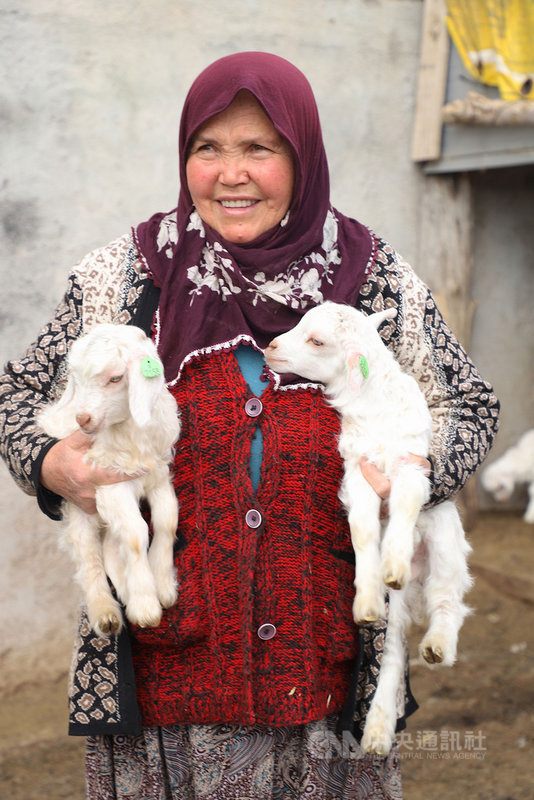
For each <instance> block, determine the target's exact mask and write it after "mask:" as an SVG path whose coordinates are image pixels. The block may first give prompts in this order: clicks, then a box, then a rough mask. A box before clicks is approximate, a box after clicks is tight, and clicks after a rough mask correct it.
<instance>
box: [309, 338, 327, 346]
mask: <svg viewBox="0 0 534 800" xmlns="http://www.w3.org/2000/svg"><path fill="white" fill-rule="evenodd" d="M308 341H309V342H311V343H312V344H313V345H315V347H322V346H323V345H324V342H321V340H320V339H315V338H314V337H313V336H311V337H310V338H309V339H308Z"/></svg>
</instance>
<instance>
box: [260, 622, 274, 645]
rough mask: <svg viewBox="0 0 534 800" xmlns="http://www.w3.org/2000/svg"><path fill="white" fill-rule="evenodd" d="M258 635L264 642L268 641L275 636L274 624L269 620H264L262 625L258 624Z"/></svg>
mask: <svg viewBox="0 0 534 800" xmlns="http://www.w3.org/2000/svg"><path fill="white" fill-rule="evenodd" d="M258 636H259V637H260V639H263V641H264V642H267V641H269V639H272V638H273V636H276V628H275V626H274V625H273V624H272V623H271V622H264V623H263V625H260V627H259V628H258Z"/></svg>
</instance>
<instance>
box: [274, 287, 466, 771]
mask: <svg viewBox="0 0 534 800" xmlns="http://www.w3.org/2000/svg"><path fill="white" fill-rule="evenodd" d="M395 314H396V311H395V310H394V309H387V310H386V311H383V312H379V313H377V314H371V315H369V316H368V317H366V316H365V315H364V314H362V313H361V312H359V311H357V310H356V309H354V308H352V307H350V306H345V305H339V304H335V303H330V302H327V303H324V304H323V305H321V306H317V307H315V308H313V309H311V310H310V311H308V312H307V314H305V315H304V317H303V318H302V319H301V321H300V322H299V323H298V325H297V326H296V327H295V328H294V329H293V330H291V331H289V332H288V333H285V334H283V335H281V336H279V337H277V338H276V339H274V340H273V341H272V342H271V343H270V345H269V346H268V347H267V349H266V351H265V357H266V360H267V363H268V364H269V366H270V367H271V368H272V369H273V370H274V371H275V372H281V373H283V372H291V373H295V374H297V375H301V376H302V377H304V378H306V379H308V380H310V381H314V382H316V381H318V382H320V383H321V384H323V388H324V391H325V394H326V397H327V399H328V400H329V402H330V403H331V405H332V406H333V407H334V408H335V409H336V410H337V411H338V412H339V414H340V420H341V434H340V440H339V451H340V454H341V456H342V458H343V460H344V467H345V470H344V477H343V482H342V486H341V490H340V499H341V501H342V502H343V504H344V506H345V508H346V510H347V513H348V520H349V527H350V531H351V539H352V543H353V547H354V550H355V554H356V577H355V587H356V597H355V601H354V606H353V614H354V619H355V621H356V622H359V623H360V624H366V623H369V622H374V621H376V620H377V619H379V618H383V617H384V616H385V587H384V585H383V583H386V584H387V585H388V586H389V587H390V588H393V589H395V590H396V591H390V592H389V613H388V627H387V634H386V640H385V645H384V653H383V657H382V668H381V670H380V676H379V680H378V684H377V689H376V692H375V695H374V698H373V700H372V703H371V706H370V709H369V713H368V714H367V718H366V722H365V727H364V732H363V737H362V742H361V744H362V748H363V749H364V750H365V751H366V752H368V753H376V754H379V755H385V754H387V753H388V752H389V750H390V749H391V746H392V743H393V740H394V736H395V727H396V707H397V702H396V701H397V694H398V692H399V687H400V686H401V685H402V679H403V673H404V668H405V643H404V642H405V639H404V634H405V631H406V629H407V627H408V625H409V624H410V622H411V620H412V619H416V620H417V621H418V622H421V621H422V619H423V617H424V616H425V614H426V615H427V616H428V617H429V618H430V624H429V627H428V630H427V632H426V634H425V636H424V638H423V640H422V642H421V644H420V647H419V651H420V655H421V657H422V658H423V659H424V660H425V661H426V662H427V663H429V664H438V663H442V664H443V665H445V666H450V665H452V664H453V663H454V661H455V660H456V650H457V642H458V633H459V630H460V628H461V625H462V623H463V620H464V618H465V616H466V614H467V613H468V611H469V610H468V608H467V606H466V605H465V604H464V603H463V597H464V594H465V593H466V591H467V590H468V589H469V587H470V586H471V578H470V576H469V572H468V568H467V556H468V553H469V551H470V547H469V545H468V543H467V541H466V539H465V534H464V531H463V528H462V524H461V520H460V517H459V515H458V511H457V509H456V506H455V505H454V503H453V502H450V501H449V502H444V503H442V504H440V505H439V506H436V507H435V508H431V509H428V510H425V511H421V507H422V505H423V504H424V503H425V502H426V500H427V499H428V496H429V482H428V479H427V478H426V477H425V476H424V474H423V472H422V470H421V468H420V467H418V466H416V465H414V464H413V463H411V462H409V461H407V456H408V453H413V454H415V455H420V456H423V457H426V456H427V454H428V449H429V444H430V436H431V417H430V414H429V411H428V408H427V405H426V402H425V399H424V396H423V394H422V392H421V390H420V389H419V387H418V385H417V382H416V381H415V379H414V378H412V377H411V376H408V375H406V374H405V373H403V372H402V370H401V368H400V366H399V365H398V363H397V362H396V361H395V359H394V357H393V355H392V354H391V353H390V352H389V351H388V349H387V348H386V347H385V345H384V344H383V342H382V340H381V338H380V336H379V334H378V327H379V326H380V324H381V323H382V322H383V321H384V320H386V319H391V318H393V317H394V316H395ZM362 457H366V458H368V459H369V460H370V461H372V462H373V463H374V464H376V466H377V467H378V468H379V469H380V470H381V471H382V472H384V474H385V475H387V476H388V477H389V478H390V480H391V494H390V498H389V514H390V516H389V521H388V522H387V523H386V524H385V531H384V534H383V535H382V531H381V523H380V519H379V515H380V499H379V498H378V496H377V495H376V493H375V492H374V490H373V489H372V488H371V486H370V485H369V484H368V483H367V481H366V480H365V479H364V477H363V475H362V473H361V469H360V459H361V458H362Z"/></svg>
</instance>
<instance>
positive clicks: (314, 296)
mask: <svg viewBox="0 0 534 800" xmlns="http://www.w3.org/2000/svg"><path fill="white" fill-rule="evenodd" d="M243 89H245V90H248V91H249V92H251V93H252V94H253V95H254V96H255V98H256V99H257V100H258V102H259V103H260V104H261V106H262V107H263V109H264V111H265V113H266V114H267V115H268V116H269V118H270V119H271V121H272V123H273V125H274V127H275V128H276V129H277V130H278V132H279V133H280V134H281V135H282V136H283V137H284V138H285V139H286V140H287V141H288V142H289V144H290V146H291V148H292V152H293V159H294V166H295V186H294V191H293V197H292V201H291V204H290V208H289V210H288V213H287V214H286V216H285V217H284V219H283V220H282V221H281V222H280V223H279V224H277V225H276V226H275V227H274V228H272V229H271V230H269V231H267V232H266V233H264V234H262V236H260V237H259V238H258V239H257V240H255V241H254V242H251V243H248V244H246V245H238V244H235V243H231V242H228V241H225V240H224V239H223V238H222V237H221V236H219V234H218V233H217V231H215V230H213V229H212V228H210V227H209V226H208V225H206V224H205V223H204V222H203V221H202V219H201V218H200V216H199V214H198V212H197V211H196V209H195V208H194V206H193V203H192V201H191V196H190V194H189V190H188V188H187V180H186V163H187V154H188V149H189V147H190V144H191V141H192V138H193V136H194V134H195V132H196V131H197V130H198V128H199V127H200V126H201V125H202V124H204V123H205V122H206V121H207V120H208V119H210V118H211V117H213V116H214V115H215V114H218V113H220V112H221V111H223V110H224V109H225V108H227V107H228V106H229V105H230V103H231V102H232V100H233V99H234V98H235V96H236V94H237V93H238V92H239V91H240V90H243ZM179 151H180V181H181V188H180V196H179V201H178V207H177V209H174V210H173V211H171V212H170V213H159V214H155V215H154V216H152V217H151V218H150V219H149V220H148V221H147V222H144V223H142V224H141V225H139V226H138V227H137V228H136V229H135V230H134V236H135V240H136V243H137V246H138V248H139V252H140V254H141V256H142V257H143V259H144V262H145V266H146V269H147V271H148V272H149V274H150V275H151V277H152V279H153V280H154V282H155V284H156V285H157V286H158V287H159V288H160V289H161V298H160V304H159V309H158V314H157V323H156V336H157V343H158V349H159V352H160V355H161V357H162V360H163V363H164V365H165V374H166V378H167V380H168V381H169V382H170V383H173V382H175V381H176V380H177V379H178V378H179V376H180V373H181V370H182V369H183V367H184V365H185V364H186V363H187V362H188V361H190V360H191V359H192V358H194V357H195V356H196V355H198V354H200V353H207V352H210V351H212V350H216V349H223V348H225V349H227V348H232V347H235V346H236V345H237V344H239V342H243V341H248V342H251V343H253V344H254V345H255V346H257V347H258V348H260V349H262V348H264V347H266V345H267V344H268V342H269V341H270V340H271V339H272V338H273V337H274V336H276V335H278V334H280V333H282V332H284V331H286V330H289V328H291V327H293V326H294V325H295V324H296V323H297V322H298V320H299V318H300V316H302V314H304V313H305V311H307V310H308V308H310V307H311V306H314V305H317V304H319V303H321V302H323V301H324V300H327V299H328V300H334V301H336V302H346V303H352V304H354V303H355V302H356V299H357V296H358V292H359V289H360V286H361V284H362V283H363V280H364V277H365V273H366V270H367V269H368V267H369V266H370V264H371V263H372V259H373V247H374V246H373V237H372V236H371V234H370V232H369V231H368V230H367V228H365V227H364V226H363V225H361V224H360V223H359V222H357V221H356V220H352V219H350V218H348V217H345V216H344V215H343V214H341V213H340V212H339V211H337V210H336V209H334V208H333V207H332V206H331V205H330V199H329V195H330V186H329V175H328V164H327V160H326V154H325V150H324V145H323V139H322V133H321V127H320V122H319V114H318V111H317V106H316V103H315V99H314V96H313V92H312V89H311V87H310V85H309V83H308V81H307V79H306V78H305V76H304V75H303V74H302V73H301V72H300V71H299V70H298V69H297V68H296V67H294V66H293V65H292V64H290V63H289V62H288V61H286V60H285V59H283V58H280V57H278V56H274V55H271V54H269V53H252V52H245V53H237V54H235V55H232V56H226V57H225V58H222V59H219V60H218V61H216V62H215V63H214V64H212V65H211V66H209V67H208V68H207V69H205V70H204V71H203V72H202V73H201V74H200V75H199V77H198V78H197V79H196V80H195V82H194V83H193V85H192V87H191V89H190V91H189V93H188V95H187V98H186V101H185V104H184V109H183V112H182V119H181V123H180V145H179Z"/></svg>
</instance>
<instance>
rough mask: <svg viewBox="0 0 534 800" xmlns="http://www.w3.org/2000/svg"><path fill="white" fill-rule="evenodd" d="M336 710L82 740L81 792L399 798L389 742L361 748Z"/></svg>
mask: <svg viewBox="0 0 534 800" xmlns="http://www.w3.org/2000/svg"><path fill="white" fill-rule="evenodd" d="M337 721H338V716H337V715H336V714H332V715H330V716H328V717H326V718H325V719H323V720H319V721H318V722H312V723H309V724H307V725H297V726H292V727H283V728H271V727H265V726H259V725H257V726H252V727H240V726H235V725H171V726H167V727H162V728H144V729H143V732H142V734H141V735H140V736H96V737H91V738H89V739H88V740H87V757H86V775H87V800H200V799H201V800H300V798H310V799H313V800H402V787H401V778H400V768H399V758H398V751H397V748H396V746H394V748H393V749H392V751H391V753H390V754H389V756H388V757H387V758H380V757H378V756H366V755H365V754H364V753H363V751H362V750H361V748H360V746H359V745H358V743H357V742H356V740H355V739H354V738H353V737H352V736H350V735H349V734H347V733H345V734H344V735H343V737H341V736H339V735H338V734H337V733H336V725H337Z"/></svg>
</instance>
